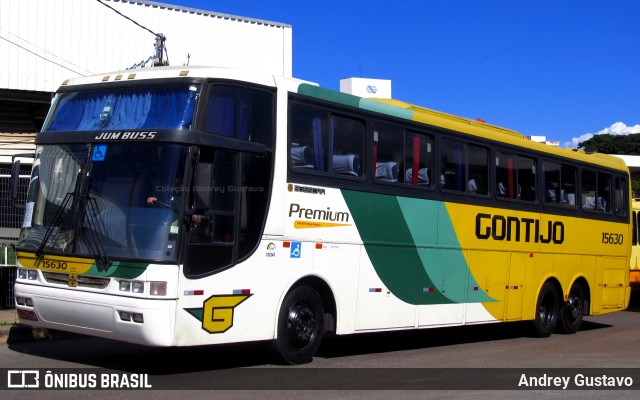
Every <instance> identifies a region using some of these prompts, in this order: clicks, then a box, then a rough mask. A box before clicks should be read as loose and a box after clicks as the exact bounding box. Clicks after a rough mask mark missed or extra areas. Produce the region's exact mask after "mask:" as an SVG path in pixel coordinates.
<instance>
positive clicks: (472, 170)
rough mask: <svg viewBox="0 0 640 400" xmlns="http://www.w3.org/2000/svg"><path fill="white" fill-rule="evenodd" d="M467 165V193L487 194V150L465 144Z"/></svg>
mask: <svg viewBox="0 0 640 400" xmlns="http://www.w3.org/2000/svg"><path fill="white" fill-rule="evenodd" d="M467 166H468V168H469V174H468V175H469V181H468V182H467V193H471V194H480V195H487V194H488V193H489V188H488V187H487V182H489V151H488V150H487V149H485V148H484V147H479V146H474V145H468V146H467Z"/></svg>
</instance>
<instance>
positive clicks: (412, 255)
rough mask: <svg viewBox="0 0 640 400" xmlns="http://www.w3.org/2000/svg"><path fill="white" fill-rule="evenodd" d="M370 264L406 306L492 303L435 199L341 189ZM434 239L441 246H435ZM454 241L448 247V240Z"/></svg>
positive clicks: (447, 218)
mask: <svg viewBox="0 0 640 400" xmlns="http://www.w3.org/2000/svg"><path fill="white" fill-rule="evenodd" d="M342 194H343V196H344V199H345V201H346V203H347V206H348V207H349V211H350V212H351V215H352V216H353V220H354V223H355V225H356V228H357V229H358V232H359V234H360V237H361V238H362V241H363V242H364V247H365V250H366V252H367V255H368V256H369V259H370V260H371V263H372V264H373V267H374V269H375V271H376V273H377V275H378V277H379V278H380V280H382V282H383V283H384V284H385V285H386V287H387V288H388V289H389V290H390V291H391V292H392V293H393V294H394V295H395V296H396V297H398V298H399V299H400V300H402V301H404V302H407V303H409V304H415V305H420V304H451V303H463V302H474V303H478V302H487V301H493V299H491V298H490V297H489V296H487V295H486V294H485V293H484V292H483V291H478V290H475V291H474V290H470V288H471V287H474V286H478V284H477V283H476V282H475V280H474V279H473V277H472V276H471V273H470V271H469V267H468V265H467V262H466V260H465V258H464V255H463V254H462V251H461V249H460V246H459V244H458V242H457V239H456V236H455V231H454V228H453V225H452V223H451V220H450V218H449V216H448V214H447V212H446V208H445V207H444V205H443V204H440V203H439V202H437V201H432V200H424V199H413V198H406V197H396V196H390V195H382V194H373V193H365V192H357V191H351V190H342ZM438 235H440V239H441V240H444V241H445V242H446V243H447V246H445V247H442V246H439V245H438V240H439V239H438ZM452 242H453V243H454V244H453V245H452V244H451V243H452Z"/></svg>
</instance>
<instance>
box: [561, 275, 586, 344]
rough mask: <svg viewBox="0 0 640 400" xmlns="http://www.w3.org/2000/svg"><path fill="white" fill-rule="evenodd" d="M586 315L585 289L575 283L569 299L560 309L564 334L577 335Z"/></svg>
mask: <svg viewBox="0 0 640 400" xmlns="http://www.w3.org/2000/svg"><path fill="white" fill-rule="evenodd" d="M583 315H584V289H583V288H582V285H580V284H579V283H574V284H573V286H571V290H570V291H569V297H568V299H567V301H566V302H564V304H563V305H562V307H561V309H560V324H559V325H558V327H559V328H560V331H561V332H563V333H569V334H571V333H576V332H578V330H579V329H580V326H581V325H582V317H583Z"/></svg>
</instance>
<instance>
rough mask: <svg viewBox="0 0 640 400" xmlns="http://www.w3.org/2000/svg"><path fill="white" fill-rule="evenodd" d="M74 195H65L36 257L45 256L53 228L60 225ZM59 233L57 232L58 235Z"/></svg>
mask: <svg viewBox="0 0 640 400" xmlns="http://www.w3.org/2000/svg"><path fill="white" fill-rule="evenodd" d="M73 197H74V194H73V193H67V194H66V195H65V196H64V199H63V200H62V203H61V204H60V208H59V209H58V212H57V213H56V216H55V218H54V219H53V223H51V225H49V228H47V231H46V232H45V234H44V238H42V242H41V243H40V246H39V247H38V249H37V250H36V257H38V258H42V256H44V249H45V247H46V246H47V243H48V242H49V238H50V237H51V234H52V233H53V230H54V229H55V228H56V227H58V224H60V221H62V217H63V216H64V215H66V214H67V212H65V210H66V208H67V205H68V203H69V202H70V201H71V199H72V198H73ZM58 234H60V231H59V232H58ZM58 234H56V236H57V235H58Z"/></svg>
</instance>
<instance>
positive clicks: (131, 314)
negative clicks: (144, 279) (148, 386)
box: [14, 283, 176, 346]
mask: <svg viewBox="0 0 640 400" xmlns="http://www.w3.org/2000/svg"><path fill="white" fill-rule="evenodd" d="M14 293H15V299H16V310H17V313H18V317H19V318H20V322H21V323H24V324H28V325H32V326H35V327H40V328H46V329H57V330H61V331H67V332H74V333H79V334H84V335H90V336H98V337H103V338H107V339H113V340H120V341H125V342H130V343H138V344H144V345H149V346H173V345H174V336H175V335H174V333H175V315H176V300H175V299H171V300H166V299H164V300H155V299H154V300H151V299H142V298H132V297H124V296H114V295H106V294H100V293H90V292H82V291H73V290H66V289H60V288H52V287H44V286H36V285H25V284H21V283H16V285H15V291H14ZM63 296H64V297H63Z"/></svg>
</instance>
